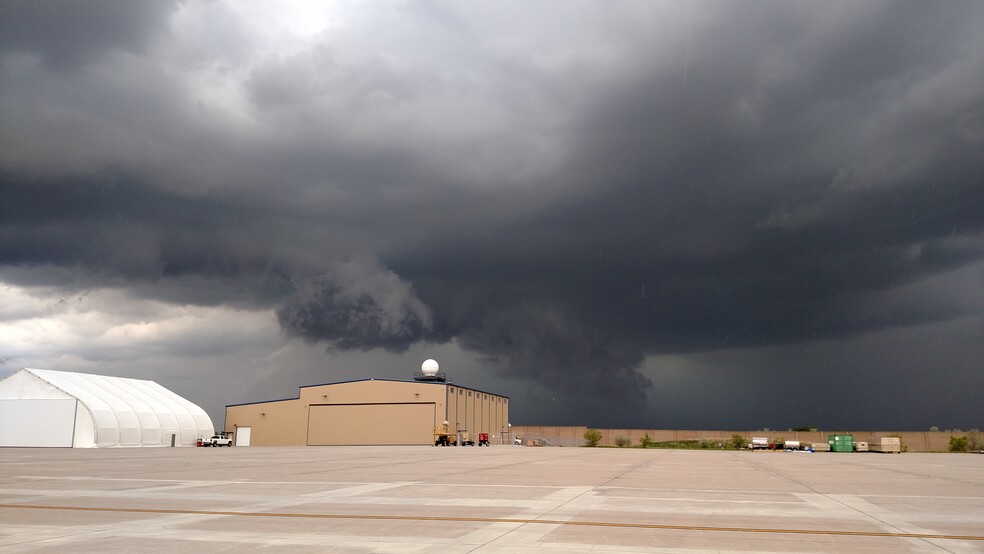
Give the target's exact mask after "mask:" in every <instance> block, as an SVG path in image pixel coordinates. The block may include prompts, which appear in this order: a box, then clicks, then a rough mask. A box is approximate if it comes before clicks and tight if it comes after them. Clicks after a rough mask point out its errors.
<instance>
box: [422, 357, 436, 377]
mask: <svg viewBox="0 0 984 554" xmlns="http://www.w3.org/2000/svg"><path fill="white" fill-rule="evenodd" d="M440 369H441V366H439V365H437V360H430V359H428V360H424V363H422V364H420V371H421V373H423V374H424V375H437V372H438V371H440Z"/></svg>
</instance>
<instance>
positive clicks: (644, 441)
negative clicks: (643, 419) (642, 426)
mask: <svg viewBox="0 0 984 554" xmlns="http://www.w3.org/2000/svg"><path fill="white" fill-rule="evenodd" d="M639 444H640V445H641V446H642V447H643V448H649V447H651V446H656V441H654V440H653V438H652V437H650V436H649V433H646V434H645V435H643V436H642V438H640V439H639Z"/></svg>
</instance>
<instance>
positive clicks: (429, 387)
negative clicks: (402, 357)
mask: <svg viewBox="0 0 984 554" xmlns="http://www.w3.org/2000/svg"><path fill="white" fill-rule="evenodd" d="M445 421H447V422H448V427H449V428H450V432H451V433H452V434H453V435H457V436H459V437H460V436H463V435H465V434H467V435H468V436H470V437H471V440H473V441H476V444H477V441H478V435H479V433H488V434H489V440H490V442H491V443H492V444H498V443H500V442H501V441H503V440H504V438H503V435H504V434H505V433H507V432H508V430H509V429H508V427H509V398H508V397H505V396H500V395H497V394H493V393H489V392H486V391H480V390H476V389H471V388H468V387H462V386H459V385H456V384H453V383H449V382H447V381H446V377H445V375H444V374H443V373H439V372H438V367H437V362H434V361H433V360H427V361H426V362H424V365H423V366H422V367H421V372H420V373H418V374H415V375H414V380H413V381H398V380H391V379H364V380H358V381H347V382H340V383H327V384H322V385H308V386H302V387H300V392H299V394H298V396H297V398H289V399H284V400H271V401H267V402H255V403H248V404H234V405H229V406H226V418H225V430H226V432H227V433H230V434H231V435H232V436H233V439H234V444H235V445H236V446H304V445H307V446H329V445H403V444H406V445H415V444H416V445H426V444H434V433H435V430H437V429H440V428H441V427H442V426H443V423H444V422H445Z"/></svg>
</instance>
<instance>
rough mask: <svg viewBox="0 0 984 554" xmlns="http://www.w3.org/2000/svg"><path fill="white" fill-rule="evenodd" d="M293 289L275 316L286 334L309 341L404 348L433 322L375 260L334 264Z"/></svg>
mask: <svg viewBox="0 0 984 554" xmlns="http://www.w3.org/2000/svg"><path fill="white" fill-rule="evenodd" d="M296 288H297V293H296V294H295V295H294V297H292V298H290V299H289V300H288V301H287V303H286V304H285V305H284V306H283V307H281V308H279V309H278V310H277V319H278V321H279V322H280V325H281V327H283V328H284V330H285V331H286V332H287V333H288V334H290V335H294V336H299V337H303V338H305V339H307V340H310V341H328V342H330V344H331V345H332V346H333V347H335V348H340V349H345V350H347V349H353V348H358V349H362V350H370V349H373V348H385V349H387V350H395V351H402V350H406V349H407V348H408V347H409V346H410V345H411V344H413V343H415V342H418V341H420V340H421V339H423V338H424V337H425V336H426V333H427V332H428V331H429V329H430V327H431V314H430V310H429V308H428V307H427V306H426V305H424V303H423V302H421V301H420V300H419V299H418V298H417V297H416V296H415V295H414V293H413V289H412V287H410V285H408V284H407V283H405V282H404V281H402V280H401V279H400V277H399V276H398V275H396V274H395V273H393V272H392V271H389V270H387V269H385V268H383V267H382V266H381V265H380V264H379V262H378V261H377V260H374V259H365V258H363V259H357V260H352V261H347V262H343V263H336V264H332V267H331V268H330V269H329V270H328V271H327V272H325V273H323V274H321V275H318V276H317V277H314V278H311V279H307V280H304V281H303V282H299V283H297V284H296Z"/></svg>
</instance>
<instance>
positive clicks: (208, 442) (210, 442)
mask: <svg viewBox="0 0 984 554" xmlns="http://www.w3.org/2000/svg"><path fill="white" fill-rule="evenodd" d="M202 446H232V439H230V438H229V437H223V436H222V435H212V436H211V437H209V438H207V439H202Z"/></svg>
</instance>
